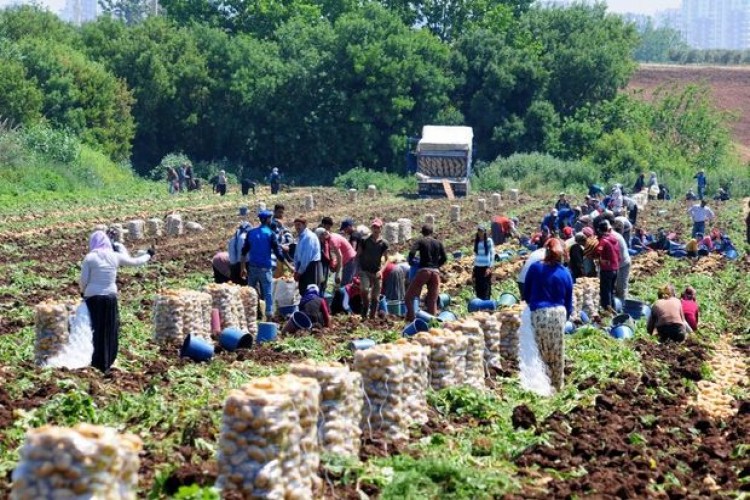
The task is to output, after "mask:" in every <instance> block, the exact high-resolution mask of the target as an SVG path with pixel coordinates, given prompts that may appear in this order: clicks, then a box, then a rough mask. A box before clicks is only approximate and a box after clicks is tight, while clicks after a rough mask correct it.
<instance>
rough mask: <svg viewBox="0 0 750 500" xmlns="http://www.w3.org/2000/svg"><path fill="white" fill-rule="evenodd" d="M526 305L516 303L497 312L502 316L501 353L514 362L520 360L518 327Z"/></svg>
mask: <svg viewBox="0 0 750 500" xmlns="http://www.w3.org/2000/svg"><path fill="white" fill-rule="evenodd" d="M524 307H526V306H525V304H523V303H520V304H514V305H512V306H510V307H506V308H504V309H502V310H501V311H500V312H498V313H497V315H498V316H499V318H500V354H501V356H502V357H503V358H504V359H507V360H509V361H511V362H513V363H517V362H518V329H519V328H520V327H521V312H523V308H524Z"/></svg>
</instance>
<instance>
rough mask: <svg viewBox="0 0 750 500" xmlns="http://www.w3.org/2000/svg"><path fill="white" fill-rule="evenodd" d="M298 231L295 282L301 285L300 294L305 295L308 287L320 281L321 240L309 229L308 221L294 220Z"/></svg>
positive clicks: (301, 218)
mask: <svg viewBox="0 0 750 500" xmlns="http://www.w3.org/2000/svg"><path fill="white" fill-rule="evenodd" d="M294 229H295V230H296V231H297V246H296V247H295V249H294V280H295V281H296V282H297V283H299V285H298V286H299V294H300V295H304V294H305V292H306V291H307V287H308V286H310V285H316V286H317V284H318V282H319V281H320V275H321V274H322V273H321V269H320V240H319V239H318V237H317V236H316V235H315V233H313V232H312V231H310V230H309V229H308V228H307V219H305V218H304V217H297V218H296V219H294Z"/></svg>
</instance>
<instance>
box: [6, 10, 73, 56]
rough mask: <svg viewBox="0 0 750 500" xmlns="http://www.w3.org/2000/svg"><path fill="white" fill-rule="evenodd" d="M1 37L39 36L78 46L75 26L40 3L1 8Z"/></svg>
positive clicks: (16, 39) (51, 40)
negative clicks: (39, 4)
mask: <svg viewBox="0 0 750 500" xmlns="http://www.w3.org/2000/svg"><path fill="white" fill-rule="evenodd" d="M0 38H7V39H10V40H13V41H18V40H21V39H24V38H37V39H40V40H47V41H50V42H59V43H62V44H66V45H70V46H76V45H77V44H78V41H79V40H78V34H77V33H76V30H75V28H74V27H73V26H72V25H70V24H67V23H65V22H63V21H62V20H60V18H59V17H57V16H56V15H55V14H53V13H52V12H50V11H48V10H46V9H43V8H42V7H41V6H38V5H23V6H14V7H6V8H4V9H2V10H0Z"/></svg>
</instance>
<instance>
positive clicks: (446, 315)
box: [437, 311, 458, 322]
mask: <svg viewBox="0 0 750 500" xmlns="http://www.w3.org/2000/svg"><path fill="white" fill-rule="evenodd" d="M437 319H438V320H439V321H443V322H450V321H456V320H457V319H458V317H457V316H456V315H455V314H453V313H452V312H451V311H443V312H441V313H440V314H438V315H437Z"/></svg>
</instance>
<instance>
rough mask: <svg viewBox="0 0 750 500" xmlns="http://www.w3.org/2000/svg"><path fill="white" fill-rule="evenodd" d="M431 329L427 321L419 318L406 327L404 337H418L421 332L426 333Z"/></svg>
mask: <svg viewBox="0 0 750 500" xmlns="http://www.w3.org/2000/svg"><path fill="white" fill-rule="evenodd" d="M429 329H430V327H429V325H428V324H427V322H426V321H425V320H423V319H419V318H417V319H415V320H414V321H412V322H411V323H409V324H408V325H406V328H404V331H403V332H402V333H403V335H404V337H411V336H412V335H416V334H417V333H419V332H426V331H428V330H429Z"/></svg>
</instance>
